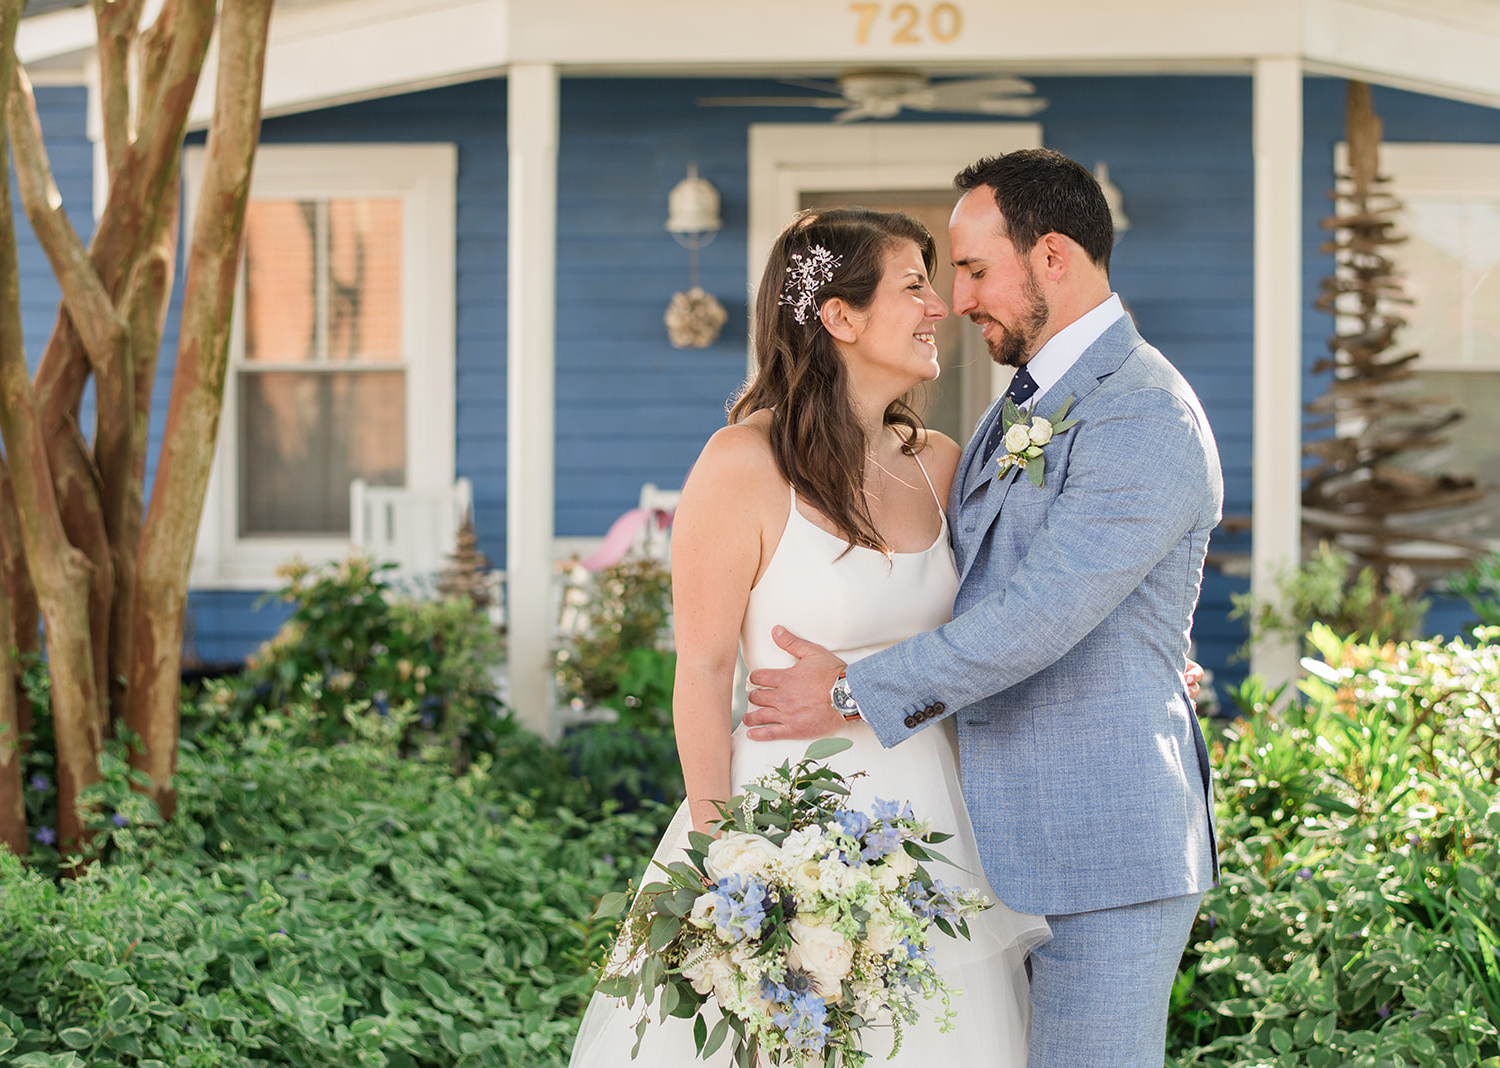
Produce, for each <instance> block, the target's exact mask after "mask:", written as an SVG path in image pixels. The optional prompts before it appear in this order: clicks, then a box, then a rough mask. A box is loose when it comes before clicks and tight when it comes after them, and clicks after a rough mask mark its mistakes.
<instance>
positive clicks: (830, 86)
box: [776, 78, 843, 95]
mask: <svg viewBox="0 0 1500 1068" xmlns="http://www.w3.org/2000/svg"><path fill="white" fill-rule="evenodd" d="M776 80H777V81H778V82H780V83H781V84H782V85H790V86H792V87H793V88H795V89H816V90H817V91H818V92H820V93H833V94H835V95H840V94H842V93H843V90H842V89H840V88H839V84H838V82H820V81H816V80H814V79H812V78H777V79H776Z"/></svg>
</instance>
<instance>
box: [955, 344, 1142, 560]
mask: <svg viewBox="0 0 1500 1068" xmlns="http://www.w3.org/2000/svg"><path fill="white" fill-rule="evenodd" d="M1141 344H1143V342H1142V340H1141V335H1140V334H1139V333H1138V332H1137V331H1136V329H1135V324H1134V323H1132V322H1131V321H1130V317H1129V316H1128V315H1126V316H1122V317H1121V318H1120V319H1118V320H1116V321H1115V322H1114V323H1112V324H1111V325H1110V327H1109V328H1108V329H1107V330H1105V331H1104V333H1103V334H1101V335H1100V336H1099V339H1098V340H1097V341H1095V342H1094V343H1093V344H1092V345H1090V346H1089V347H1088V348H1087V349H1085V350H1084V351H1083V354H1082V355H1081V356H1079V357H1078V359H1077V360H1075V361H1074V363H1073V366H1072V367H1070V368H1068V370H1067V371H1066V372H1065V373H1064V374H1063V376H1062V378H1061V379H1059V380H1058V381H1057V382H1056V384H1054V385H1053V386H1052V387H1051V388H1050V389H1048V390H1047V392H1046V393H1044V394H1042V395H1041V396H1040V397H1038V398H1037V400H1036V404H1035V406H1034V408H1033V409H1032V410H1034V411H1036V412H1038V413H1039V414H1041V415H1043V416H1046V417H1050V416H1051V415H1052V413H1053V412H1055V411H1057V409H1058V408H1060V407H1062V404H1063V402H1064V401H1065V400H1067V399H1068V398H1069V397H1072V398H1073V404H1072V406H1071V407H1070V409H1069V414H1070V415H1072V414H1076V412H1077V410H1078V408H1079V406H1080V405H1082V404H1083V403H1084V401H1085V398H1087V397H1088V395H1089V394H1090V393H1092V392H1093V391H1094V390H1095V389H1097V388H1098V386H1099V383H1100V381H1102V380H1103V379H1105V378H1108V377H1109V376H1110V375H1111V374H1113V373H1114V372H1115V371H1117V370H1118V369H1119V367H1120V365H1121V364H1122V363H1124V362H1125V359H1126V357H1128V356H1129V355H1130V354H1131V353H1132V352H1133V351H1135V349H1136V347H1137V346H1138V345H1141ZM999 418H1000V404H999V403H998V402H996V403H995V404H993V405H991V406H990V410H989V412H987V413H986V414H985V418H983V419H981V420H980V421H979V426H978V428H977V429H976V430H975V431H974V436H973V437H972V438H970V439H969V444H968V446H967V447H966V448H965V450H964V455H963V457H962V459H961V460H960V467H959V470H960V471H961V472H963V479H962V481H961V482H960V481H955V487H958V486H962V491H963V496H962V498H961V499H960V500H958V501H953V502H951V505H950V508H949V513H950V515H952V516H953V519H954V522H953V535H954V543H955V548H956V550H957V557H958V566H959V578H960V581H962V580H963V579H964V578H966V577H967V576H968V573H969V569H970V568H971V567H972V566H973V564H974V560H975V558H976V557H977V556H978V553H977V552H975V549H976V548H977V547H978V545H979V543H980V542H982V541H983V540H984V539H985V538H986V537H988V536H989V530H990V527H991V526H993V525H994V523H995V520H996V519H997V518H998V517H999V515H1000V510H1001V506H1002V505H1004V504H1005V498H1006V497H1007V496H1008V495H1009V494H1010V489H1011V487H1012V486H1014V485H1015V484H1016V480H1017V479H1019V478H1023V477H1025V476H1024V475H1023V474H1022V473H1021V472H1020V471H1019V469H1016V470H1012V471H1010V472H1009V473H1008V474H1007V475H1006V476H1005V477H1004V478H1003V479H997V478H996V477H995V475H994V467H993V465H992V464H986V463H985V462H984V458H983V456H982V455H981V453H982V452H983V445H984V441H985V440H986V438H987V437H988V435H989V432H990V427H991V426H993V425H994V423H995V421H996V420H998V419H999ZM986 486H988V489H987V490H985V492H984V493H982V494H981V493H980V492H979V491H980V490H981V489H983V488H984V487H986ZM955 492H957V490H956V489H955Z"/></svg>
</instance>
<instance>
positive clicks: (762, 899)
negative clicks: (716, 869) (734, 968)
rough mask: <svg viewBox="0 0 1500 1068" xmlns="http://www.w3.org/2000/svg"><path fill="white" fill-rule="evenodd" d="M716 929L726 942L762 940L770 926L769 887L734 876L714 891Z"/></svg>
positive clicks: (752, 879)
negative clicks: (767, 909)
mask: <svg viewBox="0 0 1500 1068" xmlns="http://www.w3.org/2000/svg"><path fill="white" fill-rule="evenodd" d="M713 895H714V906H713V916H714V926H715V927H717V928H718V931H719V937H720V938H722V939H724V940H725V941H726V942H739V941H741V940H743V939H745V938H758V937H760V931H761V927H762V926H763V925H764V924H765V922H766V886H765V884H764V883H762V882H761V881H760V880H759V879H757V878H756V877H755V876H753V875H742V874H741V873H739V872H733V873H731V874H729V875H726V876H724V878H722V879H720V880H719V883H718V886H717V887H715V888H714V890H713Z"/></svg>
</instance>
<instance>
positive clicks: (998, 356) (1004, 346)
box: [985, 270, 1052, 367]
mask: <svg viewBox="0 0 1500 1068" xmlns="http://www.w3.org/2000/svg"><path fill="white" fill-rule="evenodd" d="M1021 292H1022V295H1023V296H1025V298H1026V311H1025V313H1024V314H1023V315H1022V316H1021V321H1020V322H1019V323H1017V324H1016V325H1015V326H1014V327H1010V326H1005V325H1004V324H1003V323H1000V322H998V321H997V322H996V324H995V325H996V326H999V327H1000V333H999V336H998V337H992V338H989V339H988V340H987V341H986V342H985V344H986V345H987V346H988V348H989V350H990V358H991V359H992V360H994V361H995V362H996V363H998V364H1000V365H1002V366H1004V367H1020V366H1021V365H1022V364H1024V363H1025V362H1026V361H1027V360H1029V359H1031V357H1033V356H1035V355H1036V353H1035V351H1034V349H1035V347H1036V339H1037V338H1039V337H1040V336H1041V334H1042V331H1043V330H1044V329H1045V328H1046V326H1047V320H1048V318H1050V317H1051V314H1052V309H1051V308H1049V307H1048V306H1047V296H1046V294H1044V293H1043V292H1042V286H1041V283H1039V282H1038V281H1037V280H1036V272H1034V271H1030V270H1028V271H1027V272H1026V283H1025V285H1024V286H1023V287H1022V290H1021Z"/></svg>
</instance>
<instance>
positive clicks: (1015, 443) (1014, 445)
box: [1005, 423, 1031, 452]
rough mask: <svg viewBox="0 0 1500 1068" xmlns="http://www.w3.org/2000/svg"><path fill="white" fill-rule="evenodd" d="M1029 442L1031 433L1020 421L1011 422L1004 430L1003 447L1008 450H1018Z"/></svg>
mask: <svg viewBox="0 0 1500 1068" xmlns="http://www.w3.org/2000/svg"><path fill="white" fill-rule="evenodd" d="M1030 444H1031V434H1030V432H1029V431H1028V430H1027V429H1026V427H1025V426H1024V425H1023V424H1021V423H1012V424H1011V427H1010V429H1009V430H1007V431H1006V432H1005V448H1006V450H1007V451H1008V452H1020V451H1021V450H1022V449H1024V448H1026V446H1028V445H1030Z"/></svg>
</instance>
